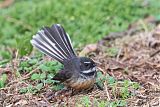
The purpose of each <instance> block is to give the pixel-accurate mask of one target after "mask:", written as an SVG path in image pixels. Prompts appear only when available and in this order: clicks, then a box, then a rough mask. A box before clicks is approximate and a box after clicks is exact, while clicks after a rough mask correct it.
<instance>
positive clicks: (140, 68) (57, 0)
mask: <svg viewBox="0 0 160 107" xmlns="http://www.w3.org/2000/svg"><path fill="white" fill-rule="evenodd" d="M159 4H160V1H158V0H101V1H99V0H92V2H90V1H89V0H88V1H87V0H76V1H75V0H67V2H66V0H41V1H40V0H0V14H1V16H2V17H0V23H1V24H0V107H1V106H2V107H12V106H14V107H21V106H24V107H28V106H32V107H41V106H47V107H50V106H60V107H61V106H73V107H75V106H77V107H84V106H85V107H90V106H93V107H106V106H109V107H119V106H122V107H123V106H126V107H159V106H160V85H159V84H160V71H159V69H160V64H159V63H160V57H159V55H160V37H159V36H160V27H159V23H160V21H159V19H160V11H159V10H160V5H159ZM22 7H23V8H22ZM86 10H87V11H86ZM122 10H123V11H122ZM55 23H60V24H62V25H63V26H64V28H65V29H66V31H67V32H68V33H69V34H70V37H71V40H72V43H73V46H74V49H75V51H76V52H77V53H78V55H79V56H84V55H86V56H88V57H90V58H92V59H93V60H94V61H95V62H96V63H97V65H98V69H99V71H98V72H97V80H96V84H98V85H95V86H94V87H93V89H90V90H86V91H81V92H75V91H74V90H72V89H67V90H65V88H64V86H63V85H62V84H60V83H58V82H57V81H54V80H52V78H53V77H54V75H55V73H56V72H58V71H59V70H60V69H61V68H62V67H63V66H62V65H61V64H59V63H58V62H56V61H55V60H53V59H51V58H49V57H47V56H45V55H43V54H41V53H40V52H38V51H37V50H35V49H33V47H32V46H31V44H30V40H31V38H32V36H33V35H34V34H35V33H36V32H37V30H38V29H40V28H41V27H42V26H51V25H52V24H55Z"/></svg>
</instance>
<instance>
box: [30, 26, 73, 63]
mask: <svg viewBox="0 0 160 107" xmlns="http://www.w3.org/2000/svg"><path fill="white" fill-rule="evenodd" d="M31 43H32V45H33V46H35V47H36V48H38V49H39V50H40V51H42V52H43V53H45V54H46V55H49V56H50V57H52V58H54V59H56V60H57V61H59V62H61V63H63V62H64V60H65V59H70V58H73V57H76V54H75V52H74V50H73V48H72V44H71V41H70V38H69V36H68V34H67V33H66V32H65V31H64V29H63V27H62V26H60V25H58V24H55V25H53V26H52V27H51V28H49V27H44V28H42V30H40V31H38V33H37V34H36V35H35V36H33V39H32V40H31Z"/></svg>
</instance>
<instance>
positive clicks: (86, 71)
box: [82, 67, 96, 74]
mask: <svg viewBox="0 0 160 107" xmlns="http://www.w3.org/2000/svg"><path fill="white" fill-rule="evenodd" d="M95 71H96V67H94V68H92V69H89V70H85V71H82V73H84V74H88V73H91V72H95Z"/></svg>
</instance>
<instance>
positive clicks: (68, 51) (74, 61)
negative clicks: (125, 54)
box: [31, 24, 97, 90]
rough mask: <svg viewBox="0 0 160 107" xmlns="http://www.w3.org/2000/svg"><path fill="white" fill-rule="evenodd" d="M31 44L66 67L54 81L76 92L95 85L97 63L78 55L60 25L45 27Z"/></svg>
mask: <svg viewBox="0 0 160 107" xmlns="http://www.w3.org/2000/svg"><path fill="white" fill-rule="evenodd" d="M31 44H32V45H33V46H34V47H36V48H37V49H39V50H40V51H41V52H42V53H44V54H46V55H48V56H50V57H51V58H53V59H55V60H57V61H59V62H60V63H62V64H63V65H64V68H63V69H62V70H60V71H59V72H58V73H57V74H56V75H55V76H54V77H53V80H58V81H60V82H61V83H63V84H64V85H66V86H67V87H70V88H72V89H76V90H84V89H88V88H91V87H93V85H94V84H95V81H96V75H97V73H96V72H97V71H96V70H97V67H96V63H95V62H94V61H93V60H92V59H90V58H87V57H78V56H77V55H76V53H75V52H74V50H73V46H72V44H71V40H70V37H69V35H68V33H66V32H65V30H64V28H63V27H62V26H61V25H60V24H54V25H52V26H51V27H43V28H42V29H41V30H39V31H38V32H37V34H36V35H34V36H33V38H32V40H31Z"/></svg>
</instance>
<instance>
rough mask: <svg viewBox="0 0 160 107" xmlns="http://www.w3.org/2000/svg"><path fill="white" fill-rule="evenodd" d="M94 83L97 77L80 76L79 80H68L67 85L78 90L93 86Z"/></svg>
mask: <svg viewBox="0 0 160 107" xmlns="http://www.w3.org/2000/svg"><path fill="white" fill-rule="evenodd" d="M94 83H95V78H89V79H82V78H79V79H77V80H69V81H66V82H65V85H67V86H69V87H71V88H73V89H76V90H82V89H88V88H90V87H92V86H93V85H94Z"/></svg>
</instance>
